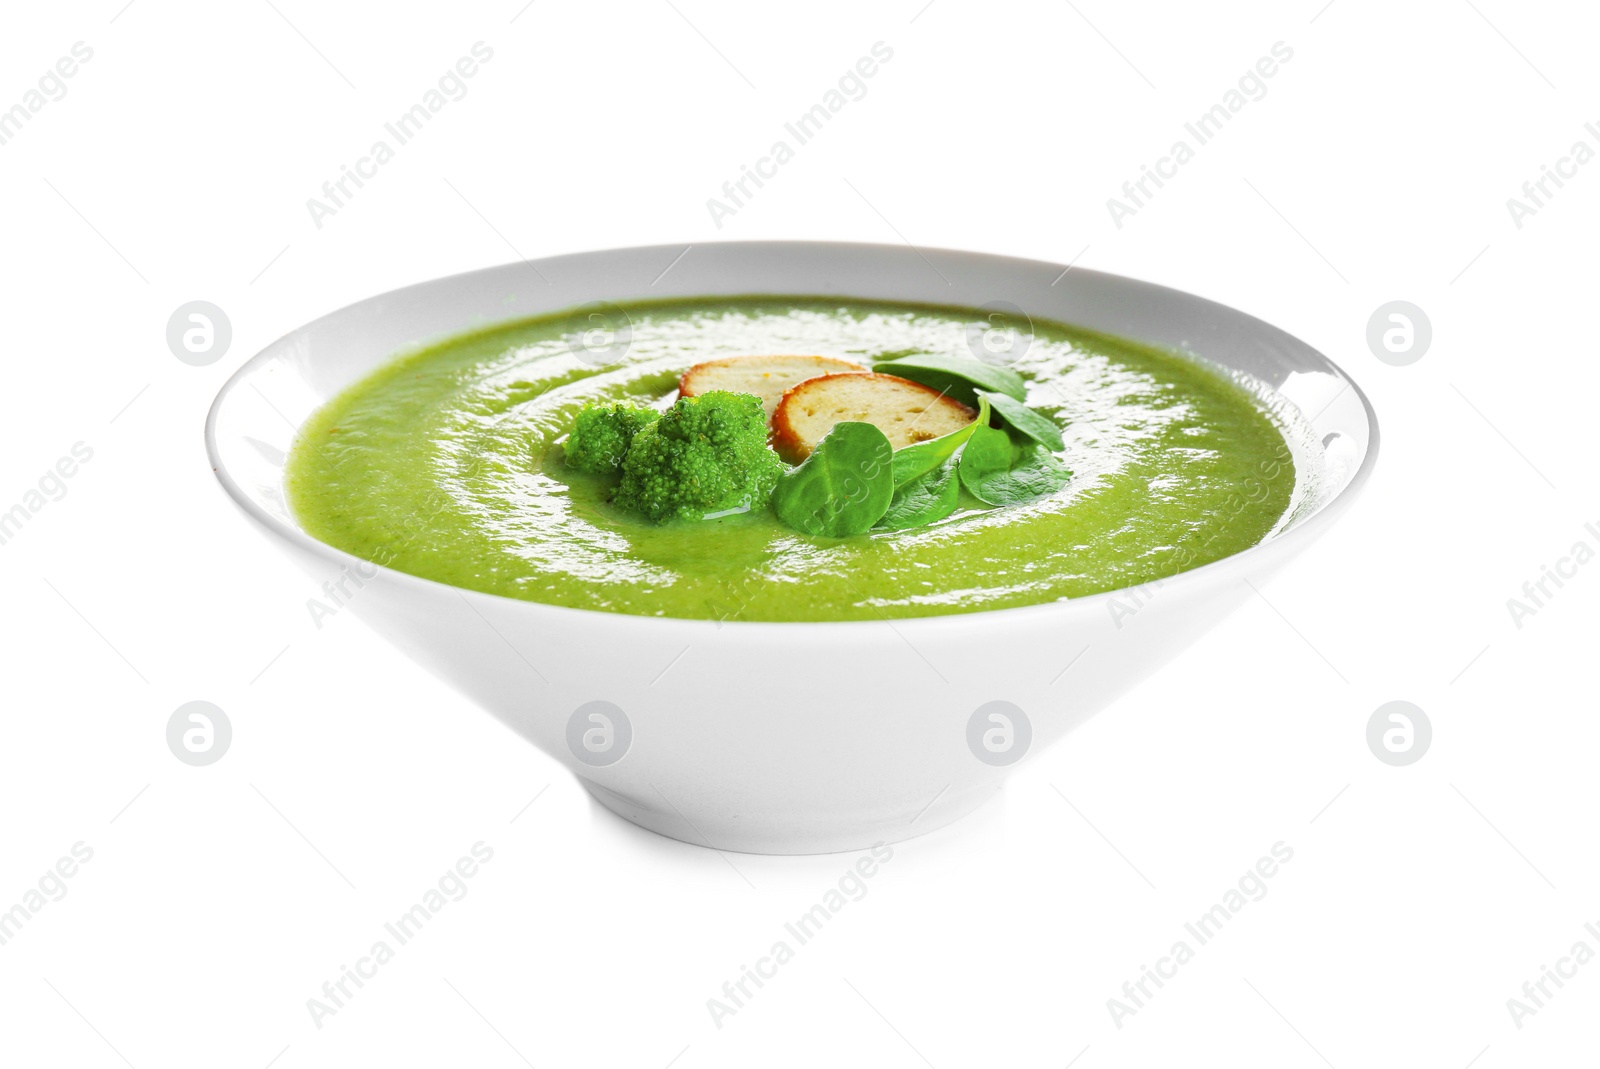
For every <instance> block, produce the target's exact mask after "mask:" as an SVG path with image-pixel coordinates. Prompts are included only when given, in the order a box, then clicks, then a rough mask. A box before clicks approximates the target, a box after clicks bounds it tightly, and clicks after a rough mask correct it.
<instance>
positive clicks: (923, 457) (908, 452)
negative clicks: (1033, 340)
mask: <svg viewBox="0 0 1600 1069" xmlns="http://www.w3.org/2000/svg"><path fill="white" fill-rule="evenodd" d="M1007 400H1010V398H1007ZM988 425H989V402H988V401H987V400H983V399H980V401H979V404H978V418H977V419H975V420H973V421H972V422H971V423H969V424H967V425H966V426H965V427H962V428H961V429H960V430H954V431H951V432H950V433H949V434H945V435H941V436H939V437H938V438H930V439H929V440H928V441H926V442H917V443H916V444H915V445H908V446H906V447H905V448H904V449H896V450H895V452H894V485H895V486H896V487H901V486H904V485H906V484H907V483H909V482H911V481H912V480H913V479H917V478H920V477H921V476H923V475H926V474H927V473H928V472H930V471H932V470H933V469H934V468H937V467H938V466H939V465H940V464H942V463H944V462H945V461H946V460H948V459H950V457H951V456H953V455H954V454H955V451H956V450H957V449H960V448H961V446H962V445H963V444H964V443H965V442H966V440H967V439H968V438H970V437H971V436H972V432H973V431H974V430H975V429H976V428H978V427H987V426H988Z"/></svg>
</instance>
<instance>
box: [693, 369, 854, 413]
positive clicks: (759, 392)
mask: <svg viewBox="0 0 1600 1069" xmlns="http://www.w3.org/2000/svg"><path fill="white" fill-rule="evenodd" d="M865 370H867V369H866V368H865V367H863V366H862V365H860V364H855V363H851V362H850V361H849V360H841V359H839V358H838V357H836V356H725V357H722V358H721V359H719V360H707V361H706V362H705V363H703V364H696V365H695V366H694V367H692V368H690V369H689V370H688V371H685V372H684V373H683V375H682V377H681V378H679V379H678V393H679V395H680V396H683V397H694V396H696V395H697V394H702V393H710V392H711V391H712V390H727V391H728V392H729V393H753V394H755V395H756V396H757V397H759V398H761V403H762V405H764V406H765V407H766V410H767V416H768V417H769V418H770V417H771V416H772V410H773V409H774V408H776V407H777V406H778V399H779V398H781V397H782V396H783V391H785V390H787V389H788V388H789V387H791V386H793V385H795V384H796V383H799V382H803V381H805V380H806V379H809V378H814V377H816V376H817V375H833V374H837V373H839V372H842V371H865Z"/></svg>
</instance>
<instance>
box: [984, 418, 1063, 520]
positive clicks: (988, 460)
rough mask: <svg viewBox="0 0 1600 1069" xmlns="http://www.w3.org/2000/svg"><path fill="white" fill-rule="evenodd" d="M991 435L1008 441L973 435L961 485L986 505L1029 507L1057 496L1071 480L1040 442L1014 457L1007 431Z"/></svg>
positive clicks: (1024, 447)
mask: <svg viewBox="0 0 1600 1069" xmlns="http://www.w3.org/2000/svg"><path fill="white" fill-rule="evenodd" d="M986 429H988V428H986ZM991 433H992V434H997V435H999V436H1000V437H1001V438H1003V439H1005V440H1004V441H1003V442H998V441H996V440H995V439H993V438H990V437H989V436H987V435H985V436H983V437H982V438H981V439H980V437H979V436H978V435H974V436H973V438H972V440H971V441H970V442H968V443H967V447H966V448H965V449H964V450H962V452H961V484H962V485H963V486H965V487H966V488H967V492H968V493H969V494H971V495H972V496H973V497H975V498H977V499H978V500H979V501H982V502H983V503H984V504H986V505H1022V504H1026V503H1027V502H1029V501H1034V500H1036V499H1038V498H1041V497H1044V496H1046V495H1047V494H1053V493H1055V492H1056V491H1057V490H1059V489H1061V488H1062V487H1063V486H1065V485H1067V481H1068V480H1070V479H1071V478H1072V472H1070V471H1068V470H1067V467H1066V465H1065V464H1062V463H1061V461H1059V460H1057V459H1056V458H1055V456H1054V455H1053V454H1052V453H1051V452H1050V451H1049V450H1047V449H1045V448H1044V447H1043V446H1041V445H1039V444H1038V443H1037V442H1029V443H1027V444H1026V445H1024V446H1023V447H1022V448H1021V450H1020V451H1018V452H1015V453H1014V452H1013V450H1012V445H1011V440H1010V437H1009V436H1008V435H1007V434H1006V433H1005V432H1004V431H995V430H992V429H991ZM980 440H981V445H980ZM975 448H976V450H977V451H976V452H974V449H975ZM1002 456H1003V457H1004V458H1005V461H1004V465H1003V466H1002V464H1001V457H1002ZM969 458H971V459H970V460H969Z"/></svg>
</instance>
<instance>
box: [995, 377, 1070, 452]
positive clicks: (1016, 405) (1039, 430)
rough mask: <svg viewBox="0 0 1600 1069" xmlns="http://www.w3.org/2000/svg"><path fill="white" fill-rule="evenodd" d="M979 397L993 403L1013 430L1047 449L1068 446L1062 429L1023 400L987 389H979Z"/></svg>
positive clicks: (996, 410)
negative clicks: (1062, 434)
mask: <svg viewBox="0 0 1600 1069" xmlns="http://www.w3.org/2000/svg"><path fill="white" fill-rule="evenodd" d="M978 399H979V400H981V401H986V402H988V403H989V404H992V405H993V406H994V410H995V412H997V413H999V415H1000V418H1001V419H1003V420H1005V421H1006V422H1007V423H1008V424H1010V425H1011V428H1012V429H1013V430H1015V431H1018V432H1020V433H1022V434H1025V435H1027V436H1028V437H1029V438H1032V439H1033V440H1034V441H1036V442H1038V443H1039V444H1040V445H1042V446H1044V447H1045V448H1046V449H1065V448H1066V447H1067V443H1066V442H1064V441H1062V439H1061V429H1060V428H1059V427H1057V426H1056V425H1055V424H1054V423H1052V422H1051V421H1050V420H1049V418H1048V417H1046V416H1044V415H1042V414H1041V413H1038V412H1035V411H1034V410H1033V409H1031V408H1029V407H1028V406H1027V405H1025V404H1023V403H1022V402H1021V401H1018V400H1015V399H1013V398H1011V397H1008V396H1006V395H1005V394H1003V393H990V392H988V391H987V390H979V391H978Z"/></svg>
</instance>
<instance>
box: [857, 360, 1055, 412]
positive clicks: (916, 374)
mask: <svg viewBox="0 0 1600 1069" xmlns="http://www.w3.org/2000/svg"><path fill="white" fill-rule="evenodd" d="M872 370H873V371H877V372H881V373H883V374H885V375H899V376H900V377H901V378H903V379H910V380H911V381H912V382H920V383H922V384H923V385H924V386H931V387H932V388H933V389H935V390H943V391H945V392H946V393H948V394H949V395H950V396H951V397H954V398H955V399H956V400H958V401H964V402H966V403H967V404H971V405H976V404H977V403H978V397H977V390H978V389H984V390H992V391H994V392H995V393H1003V394H1005V395H1006V396H1008V397H1014V398H1016V399H1017V400H1018V401H1021V400H1023V399H1024V398H1026V397H1027V389H1026V388H1025V387H1024V386H1023V384H1022V376H1021V375H1018V374H1017V373H1016V372H1015V371H1012V370H1011V369H1010V368H1008V367H996V366H995V365H993V364H985V363H984V362H983V361H982V360H977V359H974V358H973V357H970V356H956V355H953V354H951V353H916V354H913V355H911V356H897V357H896V358H895V359H893V360H884V361H881V362H879V363H876V364H874V365H872Z"/></svg>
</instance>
